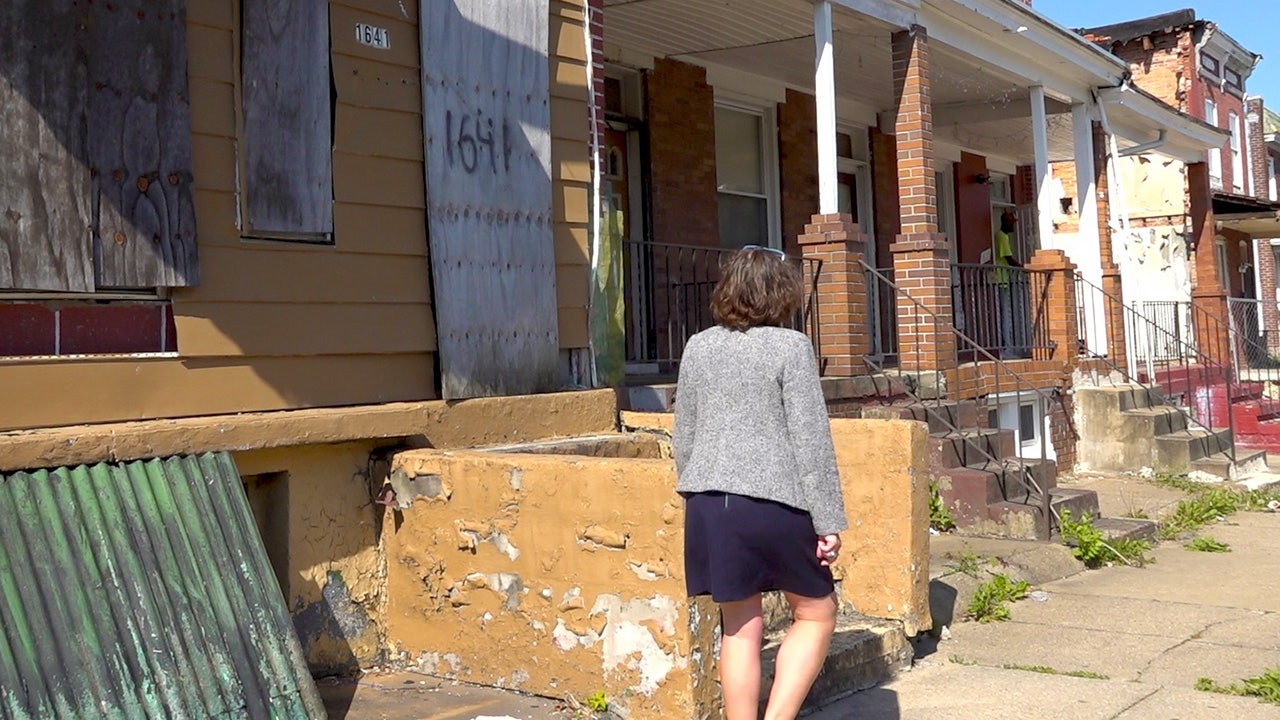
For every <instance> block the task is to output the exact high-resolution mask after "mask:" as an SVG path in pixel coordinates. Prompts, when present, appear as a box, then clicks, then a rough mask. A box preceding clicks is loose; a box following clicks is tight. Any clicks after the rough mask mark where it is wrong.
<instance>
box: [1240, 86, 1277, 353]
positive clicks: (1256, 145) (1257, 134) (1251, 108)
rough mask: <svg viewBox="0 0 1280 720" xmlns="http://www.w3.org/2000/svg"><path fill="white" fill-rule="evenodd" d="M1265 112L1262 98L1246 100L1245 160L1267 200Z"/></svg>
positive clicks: (1256, 191) (1255, 188)
mask: <svg viewBox="0 0 1280 720" xmlns="http://www.w3.org/2000/svg"><path fill="white" fill-rule="evenodd" d="M1263 114H1264V113H1263V103H1262V98H1259V97H1253V98H1249V99H1248V100H1245V101H1244V122H1245V125H1246V126H1247V127H1248V128H1249V132H1248V133H1247V135H1248V137H1249V146H1248V147H1247V148H1245V153H1246V154H1245V160H1246V161H1247V162H1248V163H1249V177H1250V180H1251V181H1252V184H1253V187H1252V188H1250V189H1251V190H1252V191H1253V192H1252V193H1251V194H1252V195H1253V196H1254V197H1256V198H1262V199H1264V200H1265V199H1267V198H1268V197H1270V194H1269V193H1270V180H1269V179H1268V178H1267V160H1268V153H1267V138H1266V131H1265V130H1266V129H1265V128H1264V127H1263V117H1262V116H1263ZM1267 327H1268V328H1270V327H1272V326H1271V325H1268V326H1267Z"/></svg>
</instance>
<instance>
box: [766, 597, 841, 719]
mask: <svg viewBox="0 0 1280 720" xmlns="http://www.w3.org/2000/svg"><path fill="white" fill-rule="evenodd" d="M784 594H785V595H786V597H787V603H788V604H789V605H791V617H792V623H791V629H789V630H787V637H786V638H785V639H783V641H782V647H781V648H779V649H778V661H777V666H776V668H775V670H774V672H773V689H772V690H771V691H770V692H769V708H768V710H766V711H765V714H764V717H765V720H792V719H793V718H795V716H796V715H798V714H799V713H800V706H801V705H802V704H803V703H804V699H805V696H807V695H808V694H809V688H810V687H812V686H813V681H814V680H815V679H816V678H817V677H818V672H819V671H820V670H822V663H823V661H824V660H826V659H827V648H829V647H830V646H831V635H832V634H833V633H834V632H835V629H836V598H835V595H828V596H827V597H824V598H809V597H804V596H803V595H794V594H792V593H784Z"/></svg>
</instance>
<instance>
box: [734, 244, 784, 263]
mask: <svg viewBox="0 0 1280 720" xmlns="http://www.w3.org/2000/svg"><path fill="white" fill-rule="evenodd" d="M742 249H743V250H763V251H765V252H768V253H773V254H774V255H777V256H778V257H780V258H782V259H783V260H786V259H787V254H786V253H785V252H783V251H781V250H779V249H778V248H771V247H765V246H763V245H743V246H742Z"/></svg>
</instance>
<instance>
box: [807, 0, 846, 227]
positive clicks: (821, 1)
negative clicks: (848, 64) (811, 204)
mask: <svg viewBox="0 0 1280 720" xmlns="http://www.w3.org/2000/svg"><path fill="white" fill-rule="evenodd" d="M831 35H832V31H831V2H830V0H818V2H815V3H814V4H813V39H814V44H815V45H816V50H817V54H816V56H815V59H814V75H813V88H814V95H815V99H816V105H817V112H818V118H817V120H818V213H819V214H820V215H834V214H836V213H838V212H840V188H839V182H840V178H839V170H838V168H837V166H836V65H835V47H834V45H833V44H832V37H831Z"/></svg>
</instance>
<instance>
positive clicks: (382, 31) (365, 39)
mask: <svg viewBox="0 0 1280 720" xmlns="http://www.w3.org/2000/svg"><path fill="white" fill-rule="evenodd" d="M356 42H358V43H360V44H361V45H368V46H369V47H372V48H378V49H379V50H390V49H391V33H389V32H387V29H386V28H380V27H375V26H373V25H366V24H364V23H356Z"/></svg>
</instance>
